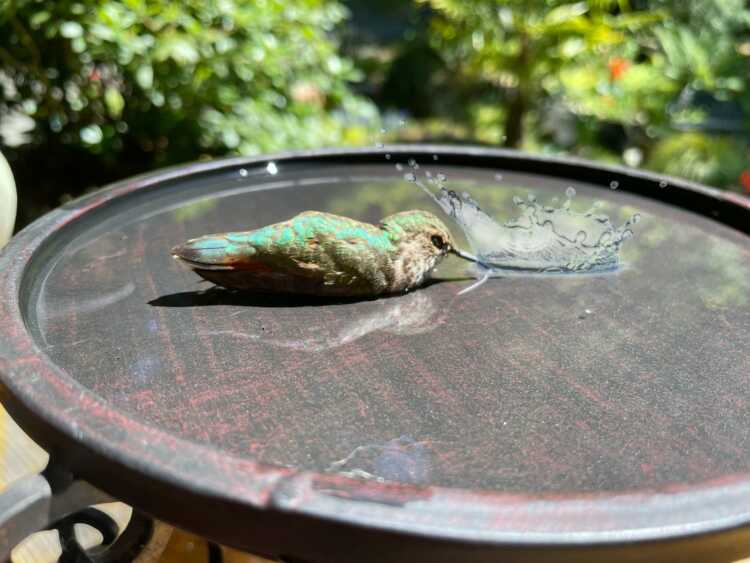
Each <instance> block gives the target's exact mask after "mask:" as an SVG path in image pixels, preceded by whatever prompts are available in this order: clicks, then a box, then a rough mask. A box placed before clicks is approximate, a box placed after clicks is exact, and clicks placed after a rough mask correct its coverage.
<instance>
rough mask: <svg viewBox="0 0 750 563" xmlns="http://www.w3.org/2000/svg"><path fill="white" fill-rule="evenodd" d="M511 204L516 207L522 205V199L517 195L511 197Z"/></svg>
mask: <svg viewBox="0 0 750 563" xmlns="http://www.w3.org/2000/svg"><path fill="white" fill-rule="evenodd" d="M513 203H515V204H516V205H522V204H523V198H521V197H518V196H517V195H514V196H513Z"/></svg>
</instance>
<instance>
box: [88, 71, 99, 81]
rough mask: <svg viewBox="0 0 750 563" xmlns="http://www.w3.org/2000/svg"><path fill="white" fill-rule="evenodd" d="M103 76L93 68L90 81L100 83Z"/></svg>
mask: <svg viewBox="0 0 750 563" xmlns="http://www.w3.org/2000/svg"><path fill="white" fill-rule="evenodd" d="M101 78H102V75H101V74H99V71H98V70H97V69H96V68H93V69H92V70H91V72H90V73H89V80H91V81H92V82H99V80H101Z"/></svg>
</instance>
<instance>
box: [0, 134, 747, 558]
mask: <svg viewBox="0 0 750 563" xmlns="http://www.w3.org/2000/svg"><path fill="white" fill-rule="evenodd" d="M385 151H388V153H389V154H392V155H393V158H394V161H395V160H396V159H400V160H401V161H404V162H405V161H406V159H407V158H414V159H416V160H417V161H418V162H423V163H425V164H424V165H425V166H428V167H429V168H430V169H431V170H433V171H435V172H439V173H442V174H445V175H446V176H447V177H448V178H449V180H450V184H451V188H453V189H456V190H457V191H466V192H468V193H469V194H471V197H472V198H474V199H476V200H477V201H479V202H481V204H482V208H483V209H484V211H486V212H487V213H488V214H489V215H490V216H493V217H502V218H511V217H512V216H514V214H517V205H518V199H515V202H516V203H514V198H524V200H525V201H528V195H529V194H533V195H534V196H535V197H536V200H537V201H540V202H543V201H549V200H551V199H552V198H554V197H558V198H564V197H565V193H566V189H567V188H568V186H571V185H573V186H574V188H575V190H576V195H575V198H574V199H573V201H572V202H571V205H572V206H574V207H575V208H577V209H580V210H586V209H589V208H591V207H592V206H593V205H595V204H596V205H598V209H599V211H600V212H601V213H604V214H606V215H607V216H609V217H610V219H611V220H612V221H613V223H615V224H618V225H619V224H622V223H624V222H625V221H627V220H629V219H631V218H632V217H633V216H634V215H635V214H639V215H640V222H639V223H638V224H637V225H635V226H634V227H633V231H634V233H635V235H634V236H633V237H632V238H631V239H630V240H628V241H627V243H626V244H624V245H623V246H622V247H621V249H620V251H621V252H620V261H621V263H620V264H619V265H618V268H616V269H615V270H613V271H605V272H596V271H594V272H592V273H588V274H585V275H578V274H574V275H564V276H563V275H541V276H539V275H537V276H525V275H518V274H515V275H505V276H503V277H499V278H494V279H491V280H489V281H488V282H487V283H485V284H484V285H482V286H481V287H479V288H477V289H475V290H474V291H472V292H470V293H467V294H465V295H458V293H459V291H460V290H461V289H462V288H465V287H466V286H467V285H469V284H471V283H472V282H473V279H472V278H471V276H467V275H466V264H465V262H462V261H460V260H454V259H449V260H446V262H444V263H443V265H441V266H440V268H439V269H438V271H437V274H436V276H435V280H434V282H433V283H431V284H430V285H428V286H427V287H425V288H423V289H421V290H419V291H416V292H414V293H412V294H408V295H405V296H400V297H391V298H387V299H380V300H373V301H354V302H337V303H331V302H322V303H321V302H312V301H310V300H305V299H295V298H268V297H262V296H245V295H242V294H238V293H232V292H228V291H224V290H216V289H211V288H210V286H209V285H207V284H201V283H198V280H197V279H196V278H195V276H193V275H192V274H191V273H190V272H188V271H185V270H184V269H182V268H180V267H179V266H178V265H177V264H175V263H174V261H173V260H172V259H171V257H170V255H169V249H170V248H171V247H172V246H173V245H174V244H176V243H178V242H180V241H183V240H186V239H188V238H191V237H194V236H199V235H201V234H204V233H207V232H216V231H229V230H245V229H252V228H256V227H260V226H262V225H266V224H270V223H274V222H277V221H281V220H284V219H287V218H288V217H291V216H292V215H294V214H296V213H298V212H301V211H304V210H309V209H314V210H320V211H328V212H333V213H337V214H342V215H346V216H350V217H355V218H357V219H360V220H365V221H377V220H378V219H380V218H381V217H383V216H385V215H388V214H390V213H393V212H396V211H401V210H405V209H412V208H424V209H427V210H430V211H433V212H436V213H440V212H441V211H440V208H439V207H438V206H437V205H436V204H435V202H434V201H432V200H431V199H430V198H429V197H427V196H426V195H425V194H424V193H423V192H422V191H420V190H419V189H416V188H415V187H414V186H413V185H411V184H410V183H409V182H407V181H405V180H404V178H403V172H399V171H398V170H396V169H395V167H394V165H393V161H391V162H388V161H386V160H385V159H383V153H384V152H385ZM433 154H435V155H439V157H440V158H439V160H437V161H436V160H434V159H433ZM271 164H272V166H271ZM498 174H501V175H502V176H501V177H498ZM613 181H616V182H618V186H619V187H618V189H616V190H613V189H610V182H613ZM662 181H663V179H662V178H657V177H654V176H652V175H649V174H645V173H641V172H636V171H632V170H625V169H619V168H606V167H599V166H596V165H591V164H588V163H583V162H576V161H569V160H555V159H544V158H534V157H528V156H525V155H519V154H517V153H512V152H502V151H487V150H483V149H474V148H468V149H467V148H453V147H419V146H418V147H388V148H387V149H383V151H330V152H319V153H312V154H309V155H304V154H303V155H291V156H289V155H287V156H284V155H282V156H279V157H274V158H267V159H236V160H230V161H220V162H215V163H208V164H201V165H195V166H193V167H187V168H178V169H173V170H170V171H166V172H163V173H160V174H157V175H155V176H150V177H145V178H140V179H135V180H132V181H128V182H124V183H121V184H119V185H117V186H115V187H114V188H111V189H110V190H109V191H105V192H102V193H99V194H96V195H93V196H90V197H88V198H84V199H82V200H79V201H76V202H73V203H71V204H68V205H67V206H65V207H64V208H63V209H61V210H58V211H56V212H54V213H53V214H51V215H48V216H47V217H45V218H44V219H42V220H41V221H39V222H37V223H36V224H34V225H32V226H31V227H29V228H28V229H26V230H25V231H24V232H23V233H22V234H21V235H20V236H19V237H17V238H16V239H14V240H13V241H12V242H11V245H10V246H9V249H8V252H7V253H5V254H3V256H2V259H1V260H0V272H2V273H1V274H0V291H1V292H2V297H3V299H2V301H3V302H4V304H3V305H0V319H2V320H3V322H4V323H5V324H6V326H8V325H10V326H12V327H13V328H12V330H10V331H9V332H8V333H6V334H4V335H0V379H1V380H2V382H3V384H4V386H5V388H6V390H7V392H6V394H7V395H8V396H9V406H10V407H12V409H13V412H14V414H16V415H17V416H18V418H19V420H20V421H21V423H22V424H23V425H25V427H26V428H28V429H29V431H30V432H32V435H33V436H34V437H35V438H37V439H38V440H40V441H41V442H42V444H43V445H47V446H48V447H50V448H51V449H52V450H53V451H54V450H59V449H60V448H63V447H64V448H66V449H67V451H68V452H75V455H74V456H70V455H69V456H68V457H67V458H66V459H65V460H64V462H65V463H67V464H69V465H70V466H72V467H73V468H74V470H75V471H76V472H78V473H79V474H81V475H82V476H84V477H85V478H86V479H88V480H89V481H91V482H92V483H94V484H97V485H98V486H100V487H106V488H107V490H108V492H111V493H112V494H114V495H116V496H117V497H118V498H122V499H123V500H124V501H127V502H129V503H131V504H134V505H136V506H138V507H140V508H142V509H143V510H146V511H149V512H151V513H153V514H155V515H156V516H159V517H162V518H165V519H167V520H170V521H172V522H175V523H177V524H179V525H181V526H184V527H186V528H188V529H191V530H194V531H196V532H199V533H202V534H205V535H207V536H209V537H211V538H213V539H215V540H218V541H221V542H223V543H227V544H230V545H234V546H237V547H240V548H243V549H247V550H251V551H254V552H259V553H265V554H270V555H291V556H296V557H299V558H304V559H307V560H321V561H322V560H325V561H344V560H346V554H347V553H348V552H347V551H346V549H345V548H344V544H346V543H347V542H346V541H344V539H343V538H345V537H350V538H355V539H356V541H357V542H358V545H368V546H370V547H371V548H372V550H371V551H372V553H373V554H375V553H378V552H379V553H388V554H389V555H393V557H394V558H393V559H392V560H394V561H396V560H398V561H400V560H402V559H399V558H398V557H399V556H398V553H404V554H407V555H408V556H409V557H411V556H412V555H414V554H416V556H417V557H421V558H422V559H424V560H430V561H443V560H445V561H449V560H455V557H459V556H460V558H461V559H462V560H467V561H468V560H475V561H487V560H490V558H492V557H496V556H498V554H502V553H505V554H507V553H511V552H514V550H516V549H521V548H524V549H526V548H530V547H533V546H547V547H550V546H551V547H557V548H559V549H561V550H562V549H563V548H566V549H567V548H573V547H576V549H580V550H581V553H583V552H584V551H585V549H586V548H587V547H590V546H595V545H598V546H608V545H609V546H613V545H615V544H620V543H622V542H632V541H636V540H646V539H674V538H677V537H682V536H685V535H689V534H693V533H697V532H703V531H715V530H719V529H723V528H726V527H727V526H730V525H739V524H747V523H748V522H750V514H749V513H748V511H747V507H748V506H749V505H750V432H748V422H747V421H748V414H749V413H748V408H750V387H749V386H748V385H747V374H748V373H750V353H748V350H747V346H745V345H744V344H743V343H746V342H748V341H750V260H748V258H749V257H750V237H748V233H747V229H748V225H750V221H749V220H748V216H750V208H748V206H747V203H746V202H745V201H744V200H740V199H736V200H731V199H729V198H728V197H726V196H724V195H723V194H720V193H718V192H713V191H711V190H708V189H706V188H700V187H695V186H691V185H688V184H685V183H682V182H678V181H674V180H670V184H669V186H668V187H666V188H660V186H659V184H660V183H661V182H662ZM568 193H569V194H570V192H568ZM597 202H599V203H597ZM455 234H456V236H457V237H458V238H459V240H460V241H461V243H463V244H465V245H468V242H467V241H466V240H465V239H461V231H460V229H458V228H456V229H455ZM11 256H12V257H13V258H12V259H11ZM18 256H20V257H21V258H18ZM17 258H18V259H17ZM45 442H46V443H45ZM103 472H106V475H104V473H103ZM136 482H137V483H138V484H139V485H138V487H134V486H133V483H136ZM157 498H158V499H164V498H166V499H170V500H169V502H166V503H165V502H162V500H159V501H157V500H156V499H157ZM191 499H192V500H196V501H200V502H202V503H204V504H203V506H205V509H204V510H201V511H198V512H199V513H191V511H186V510H185V508H184V507H185V502H187V501H188V500H191ZM248 530H253V532H252V533H250V532H248ZM342 534H343V535H342ZM347 534H351V535H349V536H347ZM347 541H348V540H347ZM352 541H355V540H354V539H352ZM477 542H479V543H477ZM403 546H408V547H409V549H406V550H403V549H401V548H402V547H403ZM284 550H287V551H284ZM410 550H411V551H410ZM365 551H367V550H365ZM529 553H531V552H529ZM540 553H541V554H540V555H539V557H541V558H542V559H540V560H546V561H548V560H554V559H549V557H551V556H550V553H554V552H547V551H543V552H540ZM560 553H563V552H562V551H561V552H560ZM407 555H404V559H403V560H407V559H408V558H407ZM368 557H369V558H368ZM451 557H453V558H454V559H451ZM364 560H367V561H371V560H372V561H374V560H375V555H372V557H370V556H365V558H364V559H363V561H364ZM389 560H391V559H389ZM409 560H413V559H409Z"/></svg>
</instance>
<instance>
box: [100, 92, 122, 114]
mask: <svg viewBox="0 0 750 563" xmlns="http://www.w3.org/2000/svg"><path fill="white" fill-rule="evenodd" d="M104 103H105V104H106V105H107V111H108V112H109V115H110V117H112V118H114V119H117V118H119V117H120V115H122V110H123V108H124V107H125V98H123V97H122V94H120V91H119V90H118V89H117V88H114V87H112V86H110V87H108V88H107V89H106V90H105V92H104Z"/></svg>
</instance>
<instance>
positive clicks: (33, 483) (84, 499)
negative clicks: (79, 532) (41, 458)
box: [0, 460, 113, 561]
mask: <svg viewBox="0 0 750 563" xmlns="http://www.w3.org/2000/svg"><path fill="white" fill-rule="evenodd" d="M112 500H113V499H112V498H111V497H110V496H109V495H107V494H106V493H103V492H102V491H100V490H99V489H96V488H95V487H92V486H91V485H89V484H88V483H86V482H85V481H81V480H78V479H76V478H75V476H74V475H72V474H71V473H69V472H67V471H65V470H64V469H62V468H60V467H58V466H56V465H55V464H54V463H53V462H52V461H51V460H50V463H49V464H48V466H47V469H45V471H44V472H43V473H42V474H40V475H33V476H31V477H26V478H23V479H20V480H19V481H16V482H15V483H14V484H13V485H11V486H10V487H9V488H8V489H7V490H5V491H4V492H3V493H2V494H0V561H7V560H8V559H9V557H10V552H11V551H12V550H13V548H14V547H15V546H16V545H18V544H19V543H20V542H21V541H23V540H24V539H25V538H26V537H28V536H29V535H31V534H33V533H35V532H38V531H40V530H45V529H49V528H50V527H51V525H52V524H54V523H55V522H60V521H63V519H64V518H65V517H67V516H70V515H71V514H74V513H77V512H79V511H81V510H83V509H85V508H88V507H89V506H91V505H92V504H98V503H102V502H111V501H112ZM97 512H98V511H97ZM81 521H82V522H84V521H83V520H81ZM100 531H101V530H100ZM103 535H104V534H103ZM105 539H106V537H105ZM63 547H64V546H63Z"/></svg>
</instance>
